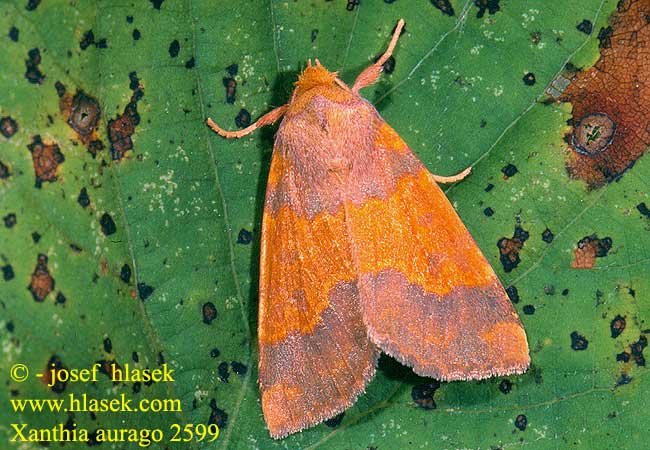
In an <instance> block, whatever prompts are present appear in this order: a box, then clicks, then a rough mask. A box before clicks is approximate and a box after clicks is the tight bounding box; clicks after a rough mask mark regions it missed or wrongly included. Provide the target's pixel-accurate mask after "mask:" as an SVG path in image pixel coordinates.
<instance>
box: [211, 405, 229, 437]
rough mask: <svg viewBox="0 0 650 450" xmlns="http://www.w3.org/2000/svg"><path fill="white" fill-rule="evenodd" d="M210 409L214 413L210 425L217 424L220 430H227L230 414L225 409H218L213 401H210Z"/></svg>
mask: <svg viewBox="0 0 650 450" xmlns="http://www.w3.org/2000/svg"><path fill="white" fill-rule="evenodd" d="M210 408H211V409H212V412H211V413H210V419H209V420H208V425H210V424H213V423H214V424H216V425H217V426H218V427H219V429H220V430H223V429H224V428H226V425H227V424H228V414H227V413H226V411H224V410H223V409H219V408H217V402H216V401H215V400H214V399H212V400H211V401H210Z"/></svg>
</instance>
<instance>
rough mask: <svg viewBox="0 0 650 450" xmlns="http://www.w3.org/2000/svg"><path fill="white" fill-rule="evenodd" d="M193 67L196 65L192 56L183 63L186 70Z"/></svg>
mask: <svg viewBox="0 0 650 450" xmlns="http://www.w3.org/2000/svg"><path fill="white" fill-rule="evenodd" d="M195 65H196V60H195V59H194V56H192V57H191V58H190V59H188V60H187V61H185V68H186V69H193V68H194V66H195Z"/></svg>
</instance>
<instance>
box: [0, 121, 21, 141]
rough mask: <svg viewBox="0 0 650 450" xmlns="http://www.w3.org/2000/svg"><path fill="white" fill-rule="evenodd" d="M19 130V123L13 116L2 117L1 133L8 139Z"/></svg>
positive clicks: (0, 122) (0, 123)
mask: <svg viewBox="0 0 650 450" xmlns="http://www.w3.org/2000/svg"><path fill="white" fill-rule="evenodd" d="M16 131H18V124H17V123H16V121H15V120H14V119H12V118H11V117H3V118H2V119H0V133H2V135H3V136H4V137H6V138H7V139H9V138H10V137H11V136H13V135H14V134H16Z"/></svg>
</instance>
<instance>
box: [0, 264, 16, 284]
mask: <svg viewBox="0 0 650 450" xmlns="http://www.w3.org/2000/svg"><path fill="white" fill-rule="evenodd" d="M15 276H16V275H15V274H14V268H13V267H11V264H7V265H4V266H2V278H3V279H4V280H5V281H11V280H13V279H14V277H15Z"/></svg>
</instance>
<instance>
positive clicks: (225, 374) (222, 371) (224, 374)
mask: <svg viewBox="0 0 650 450" xmlns="http://www.w3.org/2000/svg"><path fill="white" fill-rule="evenodd" d="M217 373H218V374H219V379H220V380H221V381H223V382H224V383H227V382H228V378H230V372H229V371H228V363H227V362H225V361H224V362H222V363H220V364H219V366H218V367H217Z"/></svg>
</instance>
